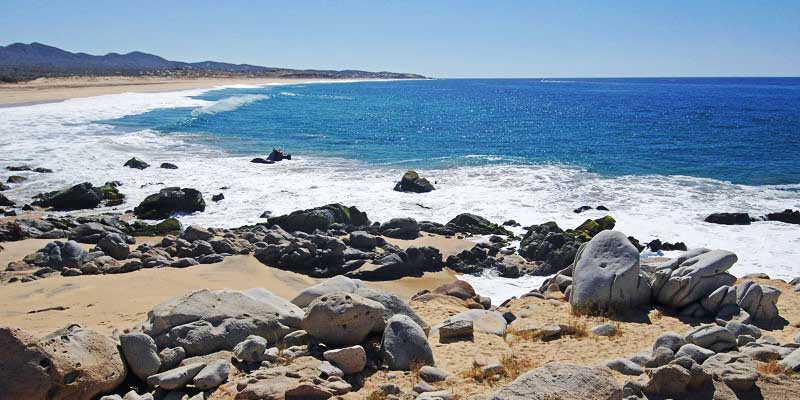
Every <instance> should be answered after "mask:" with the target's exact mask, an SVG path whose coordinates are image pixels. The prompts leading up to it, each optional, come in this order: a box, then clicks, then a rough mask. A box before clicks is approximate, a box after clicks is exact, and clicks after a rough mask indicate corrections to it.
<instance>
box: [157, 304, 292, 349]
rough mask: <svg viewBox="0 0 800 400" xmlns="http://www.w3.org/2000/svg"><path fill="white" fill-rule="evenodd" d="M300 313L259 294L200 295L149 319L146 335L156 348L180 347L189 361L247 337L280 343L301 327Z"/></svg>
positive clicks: (159, 308) (159, 307)
mask: <svg viewBox="0 0 800 400" xmlns="http://www.w3.org/2000/svg"><path fill="white" fill-rule="evenodd" d="M302 315H303V311H302V310H300V309H299V308H298V307H297V306H295V305H293V304H292V303H289V302H288V301H286V300H284V299H282V298H280V297H278V296H275V295H274V294H272V293H271V292H269V291H267V290H264V289H260V288H259V289H249V290H246V291H241V292H240V291H234V290H217V291H211V290H200V291H196V292H193V293H191V294H188V295H186V296H182V297H178V298H174V299H171V300H168V301H166V302H164V303H161V304H159V305H157V306H155V307H154V308H153V310H151V311H150V312H149V313H148V320H147V322H146V323H145V325H144V329H145V331H144V332H145V333H146V334H148V335H150V336H152V337H154V338H155V339H156V343H157V344H158V345H159V347H160V348H163V347H175V346H181V347H183V348H184V350H186V354H187V355H189V356H195V355H204V354H210V353H213V352H215V351H219V350H229V349H232V348H233V347H234V346H235V345H237V344H239V342H241V341H243V340H245V339H246V338H247V337H248V336H250V335H257V336H261V337H265V338H271V339H272V338H274V339H275V340H277V339H280V338H282V337H283V336H284V335H286V334H287V333H289V332H291V331H293V330H295V329H297V328H299V327H300V324H301V319H302Z"/></svg>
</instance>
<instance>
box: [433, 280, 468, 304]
mask: <svg viewBox="0 0 800 400" xmlns="http://www.w3.org/2000/svg"><path fill="white" fill-rule="evenodd" d="M433 292H434V293H438V294H443V295H445V296H453V297H458V298H459V299H461V300H469V299H474V298H475V296H477V294H476V293H475V289H473V288H472V285H470V284H469V283H468V282H466V281H462V280H460V279H456V280H454V281H452V282H450V283H445V284H443V285H440V286H439V287H437V288H436V289H433Z"/></svg>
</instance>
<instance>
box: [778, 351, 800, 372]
mask: <svg viewBox="0 0 800 400" xmlns="http://www.w3.org/2000/svg"><path fill="white" fill-rule="evenodd" d="M780 365H781V366H782V367H783V368H785V369H786V370H788V371H794V372H800V348H798V349H795V350H794V351H792V352H791V353H790V354H789V355H788V356H786V357H784V358H783V360H781V361H780Z"/></svg>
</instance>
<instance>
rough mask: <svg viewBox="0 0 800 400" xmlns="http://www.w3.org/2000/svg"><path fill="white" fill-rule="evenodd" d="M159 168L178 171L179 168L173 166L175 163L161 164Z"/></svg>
mask: <svg viewBox="0 0 800 400" xmlns="http://www.w3.org/2000/svg"><path fill="white" fill-rule="evenodd" d="M159 168H163V169H178V166H177V165H175V164H173V163H168V162H165V163H161V165H160V166H159Z"/></svg>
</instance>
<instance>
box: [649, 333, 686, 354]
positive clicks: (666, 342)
mask: <svg viewBox="0 0 800 400" xmlns="http://www.w3.org/2000/svg"><path fill="white" fill-rule="evenodd" d="M685 344H686V339H684V338H683V336H682V335H680V334H678V333H675V332H664V333H662V334H661V335H660V336H659V337H658V338H656V342H655V344H653V350H655V349H657V348H659V347H666V348H668V349H670V350H672V351H673V352H676V351H678V349H679V348H681V347H682V346H683V345H685Z"/></svg>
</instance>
